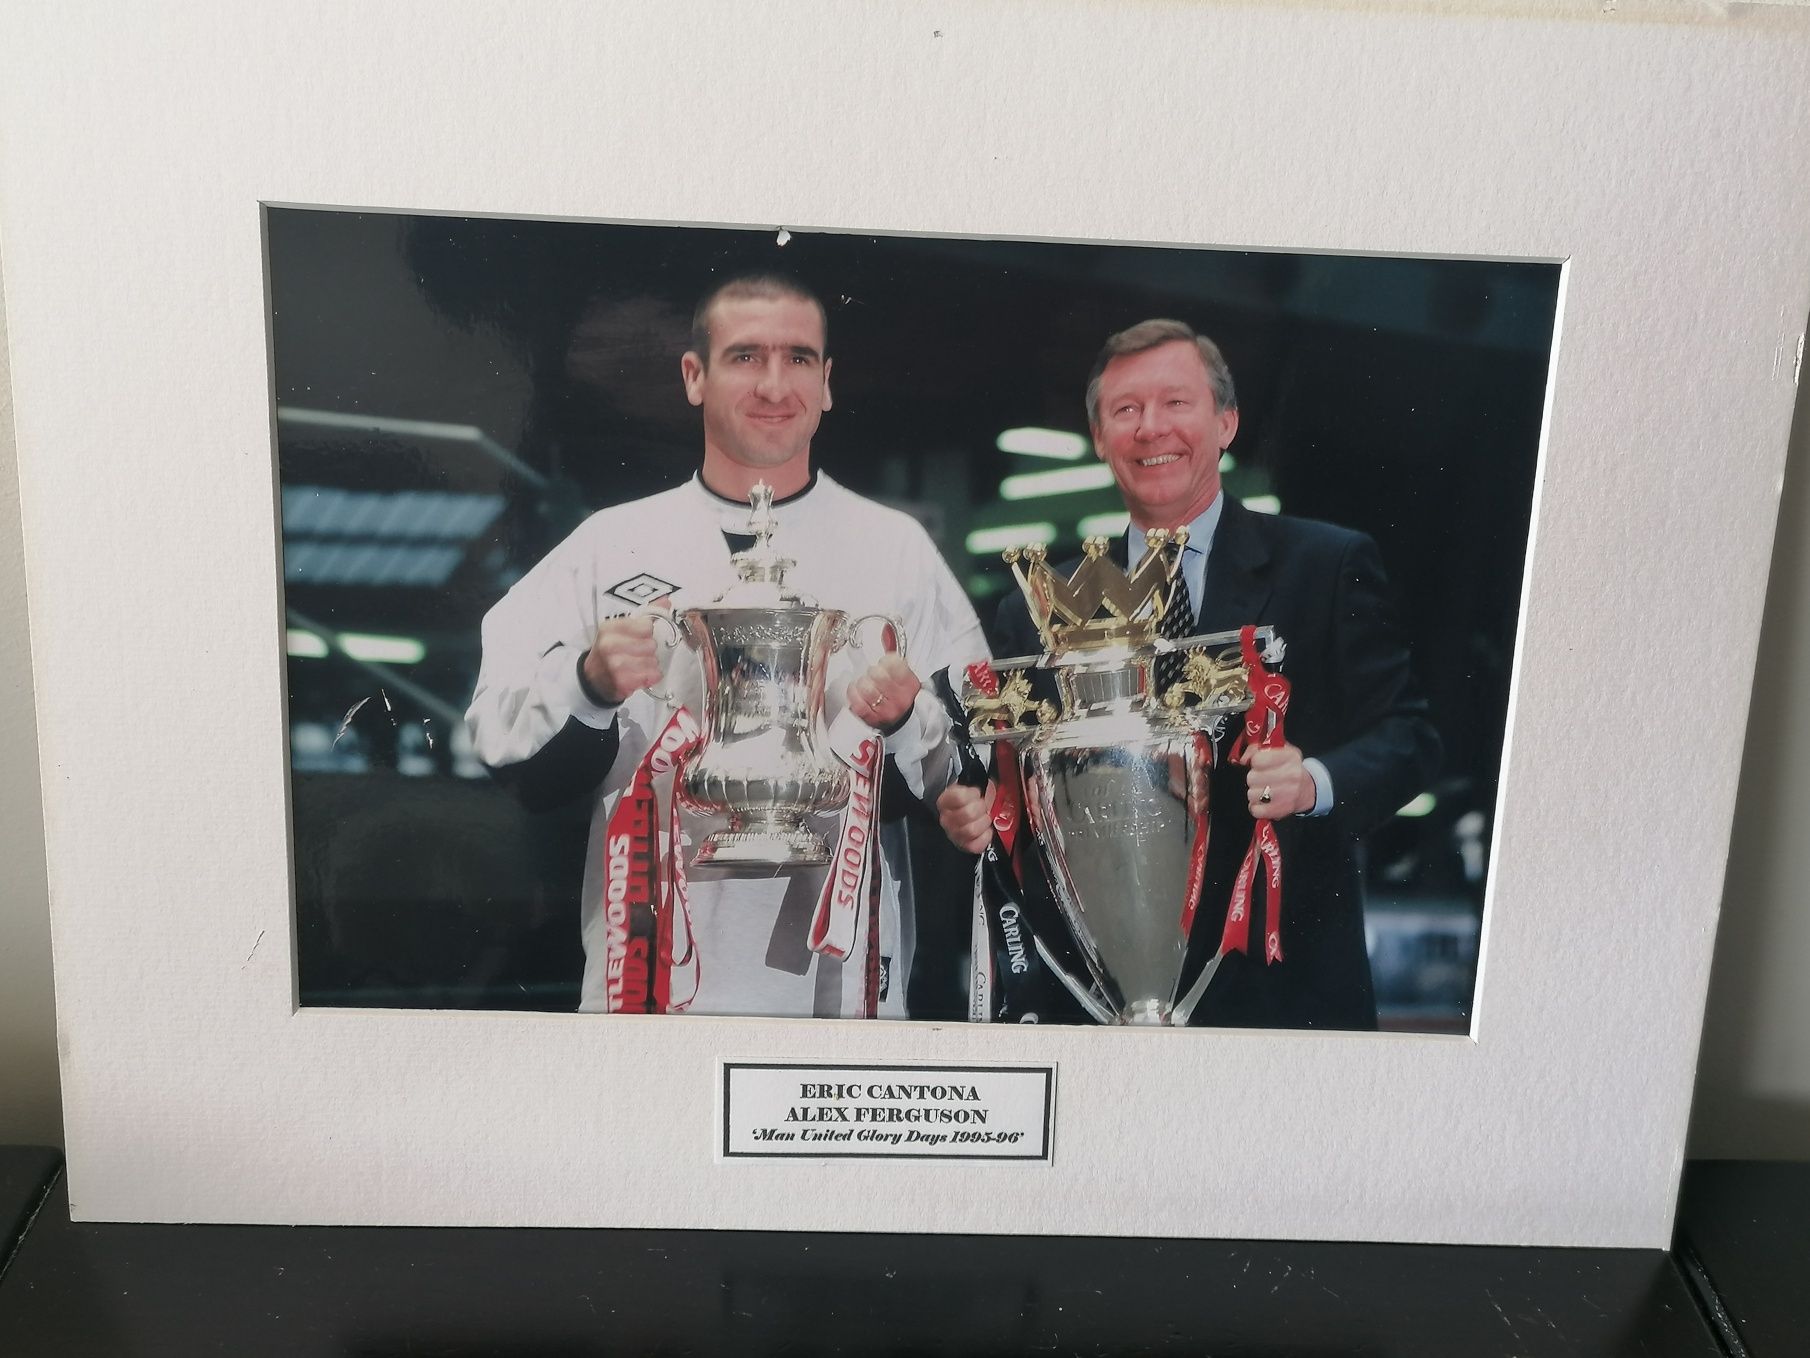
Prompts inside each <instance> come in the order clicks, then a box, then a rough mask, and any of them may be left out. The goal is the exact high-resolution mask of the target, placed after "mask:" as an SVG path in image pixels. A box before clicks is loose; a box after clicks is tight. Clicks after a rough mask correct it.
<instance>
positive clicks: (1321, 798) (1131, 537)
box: [1125, 490, 1332, 816]
mask: <svg viewBox="0 0 1810 1358" xmlns="http://www.w3.org/2000/svg"><path fill="white" fill-rule="evenodd" d="M1225 498H1226V494H1225V492H1224V491H1223V490H1222V491H1220V492H1219V494H1217V495H1215V496H1214V497H1213V503H1212V504H1210V505H1208V506H1207V507H1206V508H1205V509H1203V510H1201V511H1200V513H1199V514H1197V515H1195V517H1194V521H1193V522H1192V523H1190V524H1189V525H1188V545H1187V546H1186V547H1184V548H1182V578H1183V579H1185V580H1186V581H1187V582H1188V597H1189V598H1190V599H1192V600H1193V601H1194V608H1195V614H1196V616H1199V611H1200V601H1201V600H1202V599H1203V598H1205V597H1206V589H1207V554H1208V553H1209V552H1211V551H1212V550H1213V534H1214V533H1215V532H1217V531H1218V529H1219V516H1220V514H1221V512H1222V511H1223V510H1224V509H1225ZM1125 536H1126V555H1127V561H1126V565H1127V567H1128V568H1129V569H1131V570H1136V569H1137V565H1138V562H1140V561H1142V560H1143V559H1144V553H1145V552H1146V551H1148V550H1149V548H1148V547H1146V546H1145V544H1144V534H1143V532H1142V530H1140V529H1139V528H1138V527H1137V526H1136V525H1135V524H1134V525H1132V527H1131V528H1130V529H1129V530H1128V531H1127V532H1126V535H1125ZM1284 640H1286V638H1284ZM1301 765H1302V767H1303V768H1305V769H1306V770H1307V776H1308V777H1310V778H1312V779H1313V780H1314V804H1313V809H1312V810H1310V811H1303V812H1301V813H1300V814H1301V815H1303V816H1324V815H1325V814H1326V813H1327V812H1328V811H1330V810H1332V775H1331V774H1330V773H1328V772H1327V771H1326V765H1324V764H1322V763H1321V762H1320V761H1319V760H1318V759H1315V758H1313V757H1312V756H1309V757H1307V758H1304V759H1303V760H1302V761H1301Z"/></svg>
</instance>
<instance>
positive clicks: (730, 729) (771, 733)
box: [652, 483, 905, 868]
mask: <svg viewBox="0 0 1810 1358" xmlns="http://www.w3.org/2000/svg"><path fill="white" fill-rule="evenodd" d="M749 504H750V507H751V510H752V513H751V517H750V520H749V531H750V532H751V533H753V535H754V545H753V546H752V547H750V548H748V549H747V550H746V551H744V552H738V553H736V554H735V555H734V556H733V557H732V558H731V561H732V563H733V564H734V566H735V571H736V575H737V576H738V577H739V578H738V580H737V582H736V583H735V584H734V585H732V586H730V588H729V589H728V591H726V592H725V593H724V594H723V596H722V597H721V598H719V599H718V600H716V602H714V603H711V604H706V605H705V606H703V607H701V608H688V609H685V610H684V611H683V612H681V613H679V614H678V615H677V616H676V617H674V618H668V617H666V615H664V614H660V613H656V614H653V615H652V616H653V617H654V618H655V619H656V621H658V622H660V623H663V624H665V625H666V626H667V627H669V628H670V629H671V630H672V631H673V632H674V633H675V635H676V640H677V642H679V643H682V644H684V645H686V646H689V647H690V648H692V649H693V650H695V651H696V652H697V653H698V657H699V662H700V666H701V668H702V670H703V675H704V704H703V713H702V722H701V724H702V728H703V736H702V743H701V746H700V748H699V749H698V750H697V752H696V753H695V754H693V755H692V756H691V757H690V758H688V759H686V760H685V762H684V767H683V769H682V771H681V772H680V774H679V778H678V785H677V787H678V796H679V800H680V803H681V804H682V805H683V806H684V807H685V808H686V809H687V810H689V811H693V812H698V813H701V814H704V815H709V816H718V817H727V819H728V825H727V826H726V827H725V828H723V829H719V830H717V831H715V832H713V833H712V834H710V835H708V836H706V837H705V839H704V842H703V844H702V845H701V846H700V847H699V849H698V852H697V856H696V857H695V858H694V859H693V861H692V866H694V867H719V868H724V867H737V866H745V867H748V868H773V867H813V866H819V865H822V864H825V863H828V862H829V861H830V848H829V845H828V843H827V842H826V841H825V840H824V837H823V836H822V835H821V834H820V833H818V832H817V831H816V830H815V829H813V828H812V827H811V826H810V824H809V823H808V820H807V817H809V816H811V815H813V814H822V813H828V812H837V811H842V810H843V809H844V808H845V807H847V806H848V804H849V793H850V779H849V769H848V766H847V763H846V762H845V761H844V760H843V759H840V758H838V757H837V753H836V752H835V751H834V750H833V749H832V748H831V746H832V742H831V739H830V736H829V732H828V729H827V727H826V724H825V720H824V710H823V708H824V680H825V676H826V673H827V671H828V669H829V660H830V657H831V656H832V655H833V654H835V653H836V652H837V651H839V650H841V649H842V648H843V647H845V646H847V645H849V644H851V643H853V642H855V641H856V639H857V637H858V636H859V632H860V628H861V627H862V626H863V624H866V623H869V622H877V623H880V624H883V625H884V626H885V627H886V628H889V629H890V630H891V633H892V635H893V636H894V637H895V638H896V641H895V645H896V647H897V649H898V652H899V654H900V655H901V656H902V655H904V653H905V633H904V629H903V628H901V627H900V626H899V624H898V623H897V622H896V621H895V620H894V619H892V618H888V617H885V616H883V615H881V614H869V615H867V616H865V617H861V618H855V619H850V618H849V616H848V615H847V614H846V613H843V612H840V611H839V610H837V609H834V608H819V607H818V606H817V604H816V602H815V600H813V599H811V598H809V597H807V596H806V595H803V594H800V593H798V592H797V591H796V590H794V589H792V588H791V587H790V586H789V585H788V584H787V583H786V572H787V571H789V570H790V569H791V568H792V566H793V565H794V564H795V563H794V562H792V561H789V560H787V559H786V558H785V557H783V556H781V555H780V554H779V552H778V551H777V549H775V547H774V545H773V537H774V533H775V529H776V525H775V523H774V520H773V491H772V488H771V487H769V486H767V485H766V484H765V483H762V484H759V485H756V486H755V488H754V491H753V493H752V494H751V495H750V496H749ZM656 696H659V697H662V698H665V696H666V695H664V694H657V695H656ZM668 701H670V699H668Z"/></svg>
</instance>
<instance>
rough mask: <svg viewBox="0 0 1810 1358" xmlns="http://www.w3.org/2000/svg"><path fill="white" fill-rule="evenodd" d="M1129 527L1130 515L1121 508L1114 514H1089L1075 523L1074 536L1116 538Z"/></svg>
mask: <svg viewBox="0 0 1810 1358" xmlns="http://www.w3.org/2000/svg"><path fill="white" fill-rule="evenodd" d="M1129 527H1131V515H1129V514H1127V513H1126V512H1125V511H1124V510H1122V509H1121V510H1119V511H1118V513H1116V514H1089V515H1088V516H1087V517H1086V518H1084V519H1082V520H1081V522H1079V523H1077V524H1076V525H1075V536H1077V537H1083V538H1116V537H1118V536H1119V534H1121V533H1123V532H1124V531H1125V530H1126V529H1127V528H1129Z"/></svg>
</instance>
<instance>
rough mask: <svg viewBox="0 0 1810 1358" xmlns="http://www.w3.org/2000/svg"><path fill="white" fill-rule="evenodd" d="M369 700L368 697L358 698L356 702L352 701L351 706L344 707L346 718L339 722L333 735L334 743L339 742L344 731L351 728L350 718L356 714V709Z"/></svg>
mask: <svg viewBox="0 0 1810 1358" xmlns="http://www.w3.org/2000/svg"><path fill="white" fill-rule="evenodd" d="M370 701H371V700H370V699H369V698H360V699H359V700H358V701H357V702H355V703H353V704H352V706H350V707H348V708H347V709H346V718H345V720H344V721H342V722H340V724H339V730H338V731H337V732H336V733H335V734H334V737H333V743H334V744H335V745H337V744H339V739H340V737H341V736H343V735H345V733H346V732H347V731H350V730H351V729H352V718H354V717H356V716H357V715H358V709H359V708H361V707H363V706H364V705H365V704H366V703H368V702H370Z"/></svg>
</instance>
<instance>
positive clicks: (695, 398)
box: [679, 349, 704, 406]
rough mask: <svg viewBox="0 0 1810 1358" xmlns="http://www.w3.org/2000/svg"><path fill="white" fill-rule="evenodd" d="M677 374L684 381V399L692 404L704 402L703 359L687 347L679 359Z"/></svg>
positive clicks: (698, 404)
mask: <svg viewBox="0 0 1810 1358" xmlns="http://www.w3.org/2000/svg"><path fill="white" fill-rule="evenodd" d="M679 376H680V377H681V378H683V379H684V381H685V399H686V400H687V401H690V402H691V403H692V404H693V405H694V406H701V405H703V404H704V360H703V359H701V358H699V357H698V356H697V354H696V353H695V352H693V351H692V350H690V349H687V350H686V351H685V353H684V355H683V356H682V357H681V358H680V359H679Z"/></svg>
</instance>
